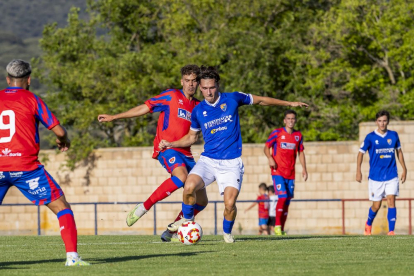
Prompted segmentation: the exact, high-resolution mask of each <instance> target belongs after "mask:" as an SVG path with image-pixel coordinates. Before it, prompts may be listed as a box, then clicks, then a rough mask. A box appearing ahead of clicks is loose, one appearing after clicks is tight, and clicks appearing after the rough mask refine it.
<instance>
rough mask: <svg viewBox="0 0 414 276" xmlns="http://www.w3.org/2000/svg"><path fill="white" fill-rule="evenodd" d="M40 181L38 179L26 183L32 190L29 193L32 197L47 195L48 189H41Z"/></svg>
mask: <svg viewBox="0 0 414 276" xmlns="http://www.w3.org/2000/svg"><path fill="white" fill-rule="evenodd" d="M39 179H40V177H36V178H33V179H30V180H27V181H26V183H27V184H29V187H30V190H29V191H28V192H29V193H30V194H32V195H39V194H46V187H40V188H39Z"/></svg>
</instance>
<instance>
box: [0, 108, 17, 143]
mask: <svg viewBox="0 0 414 276" xmlns="http://www.w3.org/2000/svg"><path fill="white" fill-rule="evenodd" d="M6 116H8V117H9V123H8V124H5V123H4V121H5V120H4V119H5V118H4V117H6ZM0 130H9V131H10V134H9V136H7V137H1V138H0V143H8V142H10V141H11V139H12V138H13V135H14V134H15V133H16V115H15V114H14V111H13V110H4V111H3V112H2V113H1V114H0Z"/></svg>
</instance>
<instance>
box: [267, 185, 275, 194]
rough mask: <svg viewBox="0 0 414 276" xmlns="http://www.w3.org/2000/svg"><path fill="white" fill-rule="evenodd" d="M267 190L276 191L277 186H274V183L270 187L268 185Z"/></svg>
mask: <svg viewBox="0 0 414 276" xmlns="http://www.w3.org/2000/svg"><path fill="white" fill-rule="evenodd" d="M267 190H268V191H269V192H272V193H275V187H273V185H269V187H267Z"/></svg>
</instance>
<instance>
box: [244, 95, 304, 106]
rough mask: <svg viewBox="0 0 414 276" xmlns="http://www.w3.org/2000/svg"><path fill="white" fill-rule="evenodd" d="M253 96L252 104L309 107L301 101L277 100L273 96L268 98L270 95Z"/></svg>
mask: <svg viewBox="0 0 414 276" xmlns="http://www.w3.org/2000/svg"><path fill="white" fill-rule="evenodd" d="M252 97H253V104H258V105H265V106H267V105H280V106H292V107H297V106H299V107H306V108H307V107H309V105H308V104H306V103H302V102H288V101H282V100H278V99H275V98H270V97H263V96H257V95H252Z"/></svg>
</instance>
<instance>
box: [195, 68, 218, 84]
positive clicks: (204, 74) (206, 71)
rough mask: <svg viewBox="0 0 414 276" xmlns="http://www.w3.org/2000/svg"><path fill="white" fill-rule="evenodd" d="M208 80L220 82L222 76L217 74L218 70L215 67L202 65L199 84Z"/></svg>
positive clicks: (198, 79) (198, 77)
mask: <svg viewBox="0 0 414 276" xmlns="http://www.w3.org/2000/svg"><path fill="white" fill-rule="evenodd" d="M202 79H204V80H207V79H214V80H215V81H216V82H219V81H220V75H219V73H218V72H217V69H216V68H215V67H213V66H204V65H201V67H200V74H198V76H197V82H200V80H202Z"/></svg>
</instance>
